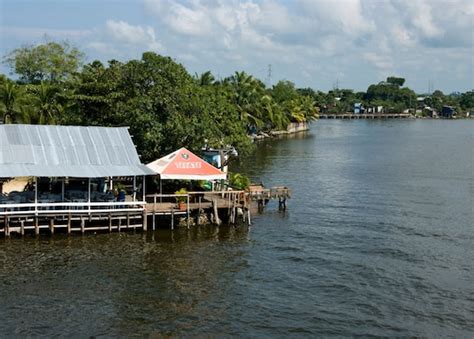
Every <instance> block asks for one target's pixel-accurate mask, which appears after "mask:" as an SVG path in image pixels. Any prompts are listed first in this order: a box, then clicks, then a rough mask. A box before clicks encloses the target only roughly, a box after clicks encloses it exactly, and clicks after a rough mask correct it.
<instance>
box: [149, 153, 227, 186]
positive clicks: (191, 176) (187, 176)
mask: <svg viewBox="0 0 474 339" xmlns="http://www.w3.org/2000/svg"><path fill="white" fill-rule="evenodd" d="M146 166H147V167H148V168H149V169H151V170H152V171H154V172H155V173H156V174H159V175H160V177H161V179H165V180H166V179H168V180H172V179H174V180H221V179H225V178H226V174H225V173H224V172H222V171H220V170H219V169H217V168H215V167H214V166H212V165H211V164H209V163H207V162H206V161H205V160H203V159H201V158H199V157H198V156H197V155H195V154H194V153H192V152H191V151H188V150H187V149H186V148H184V147H183V148H181V149H179V150H177V151H175V152H173V153H171V154H168V155H167V156H164V157H163V158H160V159H158V160H155V161H153V162H150V163H149V164H147V165H146Z"/></svg>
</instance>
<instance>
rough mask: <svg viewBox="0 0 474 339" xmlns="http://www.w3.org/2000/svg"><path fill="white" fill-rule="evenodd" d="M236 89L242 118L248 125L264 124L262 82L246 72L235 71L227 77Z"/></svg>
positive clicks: (236, 101) (235, 94)
mask: <svg viewBox="0 0 474 339" xmlns="http://www.w3.org/2000/svg"><path fill="white" fill-rule="evenodd" d="M226 82H227V83H228V84H230V86H231V87H232V89H233V91H234V101H235V103H236V105H237V110H238V111H239V113H240V120H241V121H242V122H243V123H245V124H246V125H247V127H249V126H251V125H255V126H257V127H261V126H263V120H262V119H261V111H260V99H261V97H262V95H263V92H264V87H263V86H262V83H261V82H260V81H259V80H257V79H255V78H254V77H253V76H251V75H249V74H247V73H245V72H235V73H234V75H232V76H231V77H230V78H227V79H226Z"/></svg>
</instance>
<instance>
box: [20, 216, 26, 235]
mask: <svg viewBox="0 0 474 339" xmlns="http://www.w3.org/2000/svg"><path fill="white" fill-rule="evenodd" d="M20 225H21V226H20V233H21V235H25V220H21V221H20Z"/></svg>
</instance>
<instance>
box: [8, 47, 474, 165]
mask: <svg viewBox="0 0 474 339" xmlns="http://www.w3.org/2000/svg"><path fill="white" fill-rule="evenodd" d="M4 62H6V63H7V64H8V65H9V66H10V68H11V70H12V73H14V74H16V80H12V79H10V78H8V77H7V76H6V75H3V74H0V121H1V123H32V124H69V125H100V126H129V127H130V133H131V134H132V135H133V138H134V142H135V143H136V145H137V149H138V152H139V153H140V154H141V155H142V160H143V161H145V162H146V161H149V160H152V159H156V158H157V157H159V156H162V155H164V154H166V153H168V152H171V151H173V150H175V149H176V148H179V147H182V146H186V147H189V148H190V149H191V150H198V149H200V148H201V146H202V145H203V144H204V140H206V139H207V141H208V142H207V143H208V145H210V146H212V147H221V146H224V145H233V146H235V147H237V148H238V149H239V151H240V153H241V154H245V153H248V152H250V151H251V149H252V147H253V146H252V140H251V138H249V135H250V134H253V133H259V132H269V131H272V130H285V129H286V128H287V126H288V124H289V123H291V122H309V121H312V120H314V119H317V117H318V113H319V112H320V111H327V112H344V111H350V110H351V109H352V105H353V104H354V102H362V103H364V104H365V105H382V104H383V105H385V106H386V107H393V109H395V110H402V109H405V108H407V107H412V106H411V105H412V104H413V103H414V102H416V94H415V93H414V92H413V91H412V90H410V89H408V88H405V87H402V86H403V83H404V79H402V78H396V77H389V78H388V79H387V82H386V83H385V82H384V83H380V84H377V85H371V86H370V87H369V88H368V90H367V92H358V93H354V92H353V91H352V90H348V89H341V90H340V89H335V90H332V91H329V92H328V93H324V92H321V91H314V90H313V89H310V88H306V89H300V88H296V87H295V85H294V84H293V83H292V82H290V81H285V80H282V81H279V82H278V83H277V84H276V85H274V86H271V87H268V86H266V85H265V84H264V83H263V82H262V81H261V80H259V79H257V78H255V77H254V76H252V75H250V74H247V73H246V72H243V71H242V72H235V73H234V74H232V75H230V76H228V77H226V78H224V79H216V78H215V77H214V76H213V74H212V73H211V72H209V71H208V72H205V73H203V74H194V75H191V74H190V73H189V72H188V71H187V70H186V69H185V68H184V67H183V66H182V65H181V64H179V63H177V62H175V61H174V60H173V59H171V58H170V57H165V56H161V55H158V54H156V53H153V52H145V53H143V55H142V58H141V59H140V60H130V61H127V62H120V61H117V60H111V61H109V62H108V63H107V64H103V63H102V62H100V61H93V62H91V63H87V64H84V54H83V53H82V52H81V51H79V50H78V49H77V48H75V47H72V46H70V45H69V44H68V43H65V42H60V43H59V42H54V41H49V42H46V43H43V44H40V45H37V46H27V47H22V48H19V49H15V50H13V51H12V52H11V53H9V54H8V55H6V56H5V58H4ZM446 97H448V98H449V100H451V99H452V98H451V97H450V96H444V95H443V96H440V95H437V96H436V100H441V101H436V104H439V103H441V104H444V102H445V100H446ZM460 97H461V100H458V99H457V98H456V100H457V101H455V104H456V105H458V106H459V108H460V109H466V107H468V109H472V107H473V99H472V92H471V93H470V94H469V92H468V93H467V94H462V95H461V96H460ZM433 98H435V96H433ZM465 98H468V100H464V99H465ZM433 100H435V99H433ZM452 100H454V99H452ZM463 100H464V101H463ZM469 100H470V101H469Z"/></svg>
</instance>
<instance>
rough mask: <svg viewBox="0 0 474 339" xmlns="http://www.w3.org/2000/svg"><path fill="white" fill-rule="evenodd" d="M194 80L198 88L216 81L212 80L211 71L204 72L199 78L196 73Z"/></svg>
mask: <svg viewBox="0 0 474 339" xmlns="http://www.w3.org/2000/svg"><path fill="white" fill-rule="evenodd" d="M196 79H197V82H198V84H199V86H210V85H213V84H214V83H215V81H216V78H214V75H212V73H211V71H207V72H204V73H202V74H201V75H200V76H198V75H197V73H196Z"/></svg>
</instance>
